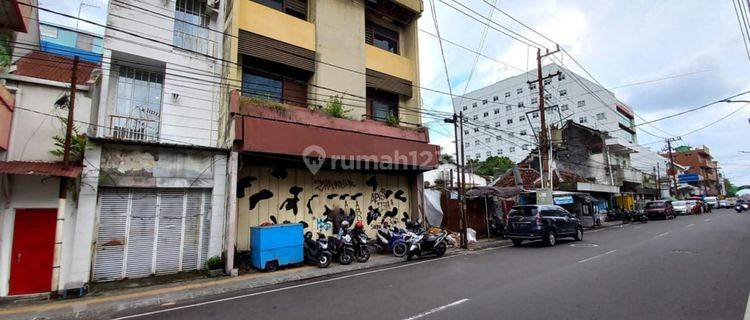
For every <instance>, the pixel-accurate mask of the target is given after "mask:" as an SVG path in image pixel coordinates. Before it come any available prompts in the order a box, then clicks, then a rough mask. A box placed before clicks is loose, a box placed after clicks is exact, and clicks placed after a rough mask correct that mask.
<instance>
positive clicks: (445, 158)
mask: <svg viewBox="0 0 750 320" xmlns="http://www.w3.org/2000/svg"><path fill="white" fill-rule="evenodd" d="M440 163H450V164H456V160H455V159H453V155H450V154H441V155H440Z"/></svg>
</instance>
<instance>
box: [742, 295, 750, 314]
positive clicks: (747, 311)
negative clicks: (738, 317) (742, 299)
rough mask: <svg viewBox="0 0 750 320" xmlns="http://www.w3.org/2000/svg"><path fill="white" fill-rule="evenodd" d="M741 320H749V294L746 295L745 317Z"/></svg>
mask: <svg viewBox="0 0 750 320" xmlns="http://www.w3.org/2000/svg"><path fill="white" fill-rule="evenodd" d="M743 320H750V294H748V295H747V304H746V305H745V317H744V318H743Z"/></svg>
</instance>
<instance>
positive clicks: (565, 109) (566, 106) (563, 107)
mask: <svg viewBox="0 0 750 320" xmlns="http://www.w3.org/2000/svg"><path fill="white" fill-rule="evenodd" d="M560 110H562V111H568V105H567V104H564V105H561V106H560Z"/></svg>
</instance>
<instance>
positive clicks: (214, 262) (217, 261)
mask: <svg viewBox="0 0 750 320" xmlns="http://www.w3.org/2000/svg"><path fill="white" fill-rule="evenodd" d="M206 268H208V270H218V269H221V268H222V263H221V257H219V256H213V257H211V258H208V260H206Z"/></svg>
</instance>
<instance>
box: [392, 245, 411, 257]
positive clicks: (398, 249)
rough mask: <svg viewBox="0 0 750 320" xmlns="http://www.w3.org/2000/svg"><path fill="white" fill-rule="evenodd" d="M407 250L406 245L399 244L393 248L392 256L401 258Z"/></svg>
mask: <svg viewBox="0 0 750 320" xmlns="http://www.w3.org/2000/svg"><path fill="white" fill-rule="evenodd" d="M407 250H408V248H406V243H403V242H399V243H397V244H396V245H394V246H393V255H394V256H397V257H399V258H401V257H403V256H404V255H405V254H406V251H407Z"/></svg>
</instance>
